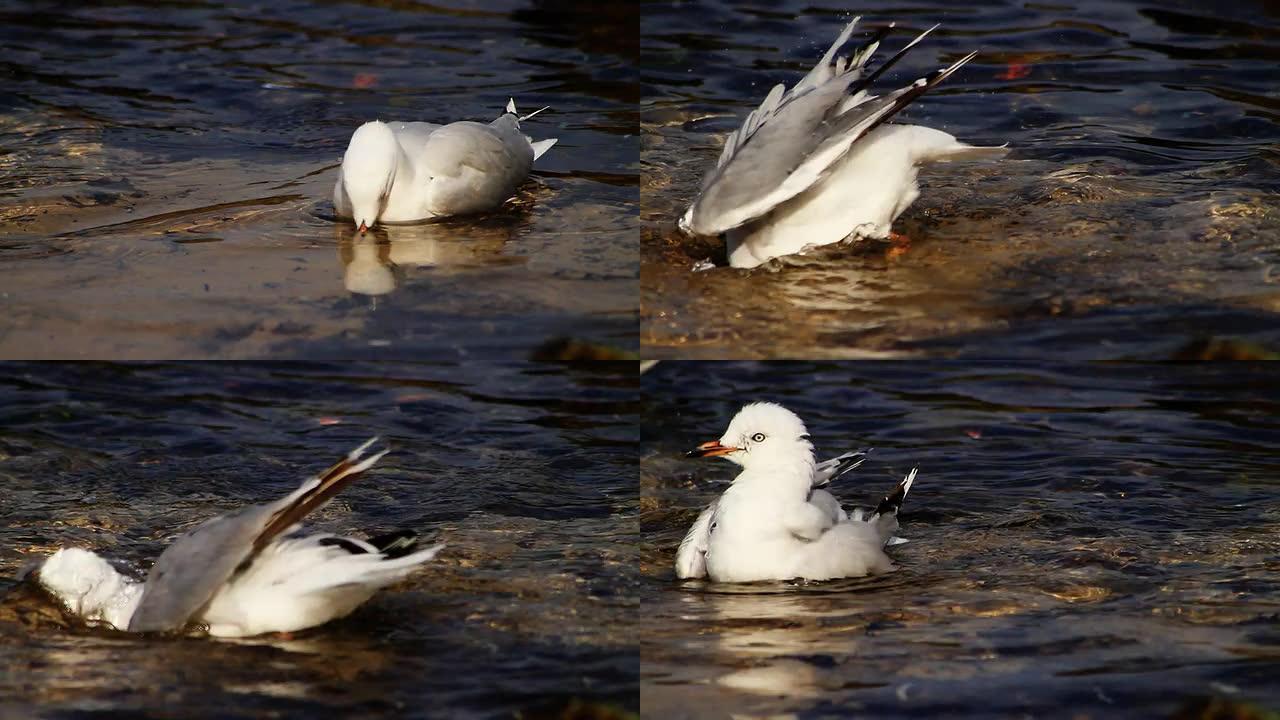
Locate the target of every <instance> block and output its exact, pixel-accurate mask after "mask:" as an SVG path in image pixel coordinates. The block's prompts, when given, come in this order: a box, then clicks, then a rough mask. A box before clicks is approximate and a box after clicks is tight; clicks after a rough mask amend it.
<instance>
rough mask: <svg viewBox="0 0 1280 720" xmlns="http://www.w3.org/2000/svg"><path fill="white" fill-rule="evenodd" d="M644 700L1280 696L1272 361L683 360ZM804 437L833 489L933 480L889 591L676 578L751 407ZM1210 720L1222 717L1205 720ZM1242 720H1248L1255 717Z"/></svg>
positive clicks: (1166, 700) (652, 514)
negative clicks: (770, 403) (782, 414)
mask: <svg viewBox="0 0 1280 720" xmlns="http://www.w3.org/2000/svg"><path fill="white" fill-rule="evenodd" d="M643 390H644V393H645V397H646V399H645V402H644V405H643V410H642V423H643V424H642V428H643V430H642V434H641V448H640V452H641V495H642V499H641V504H642V505H641V506H642V514H641V532H642V535H643V536H644V537H645V538H647V539H649V540H650V544H648V545H646V547H645V548H644V549H643V554H642V557H641V568H642V572H643V574H644V577H645V584H644V586H643V589H642V594H641V605H642V607H643V609H644V613H643V616H642V619H641V624H640V627H639V635H640V637H641V643H642V645H641V656H642V680H641V682H642V685H641V695H642V704H643V706H644V708H645V712H646V714H649V715H652V716H653V717H669V718H680V717H696V716H698V711H697V709H698V708H707V707H715V708H717V711H718V712H719V713H720V714H722V715H724V716H729V715H735V716H739V717H766V716H789V717H802V718H819V717H848V716H849V713H851V712H853V713H856V714H858V715H859V716H866V717H877V718H887V717H907V716H911V717H919V716H925V715H927V716H938V715H941V716H956V715H960V714H963V715H964V716H965V717H992V718H1004V717H1045V716H1058V715H1061V716H1070V717H1090V718H1129V717H1171V716H1175V713H1178V712H1184V711H1185V712H1186V713H1187V714H1186V715H1177V716H1178V717H1202V716H1201V715H1199V714H1195V710H1194V709H1195V708H1197V707H1200V706H1201V703H1203V702H1205V701H1206V699H1208V698H1218V699H1219V702H1223V701H1231V702H1246V703H1256V704H1258V705H1261V706H1262V707H1269V708H1275V707H1276V706H1277V705H1278V704H1280V686H1277V684H1276V682H1275V677H1276V668H1277V667H1280V652H1278V650H1277V648H1278V647H1280V633H1278V632H1277V625H1276V619H1277V613H1278V612H1280V602H1278V601H1277V598H1280V564H1278V563H1277V560H1276V559H1277V557H1280V539H1278V538H1280V533H1278V532H1277V531H1278V530H1280V511H1278V509H1277V506H1276V503H1275V497H1276V493H1277V492H1278V491H1280V481H1278V480H1277V478H1280V458H1278V457H1277V455H1276V452H1275V448H1276V447H1277V445H1278V444H1280V422H1277V417H1280V404H1278V400H1277V399H1278V398H1280V373H1277V371H1276V370H1274V369H1273V368H1271V367H1267V366H1265V365H1257V366H1252V365H1244V366H1242V365H1239V364H1232V365H1221V364H1218V365H1214V364H1200V365H1115V364H1113V365H1094V366H1088V367H1080V366H1063V365H1055V364H1052V363H1045V362H1043V361H1040V362H1026V363H966V364H963V365H960V364H931V363H925V362H895V363H875V362H866V363H851V364H832V363H795V364H792V363H768V364H750V363H743V364H722V363H663V364H660V365H658V366H657V367H656V368H654V369H653V370H651V371H650V372H649V373H648V374H646V375H645V376H644V378H643ZM756 399H770V400H775V401H778V402H781V403H783V404H784V405H787V406H788V407H790V408H791V409H793V410H795V411H796V412H797V413H798V414H800V416H801V417H803V418H804V419H805V420H806V421H807V424H808V427H809V430H810V432H811V434H812V435H813V440H814V443H815V445H816V447H817V448H818V453H819V455H820V456H821V457H829V456H831V455H835V454H837V453H839V452H843V451H845V450H847V449H853V448H864V447H869V446H873V447H874V448H875V450H874V452H873V453H872V454H871V457H870V459H869V460H868V461H867V462H866V464H864V465H863V466H862V467H861V468H860V469H858V470H857V471H855V472H854V473H853V474H852V475H849V476H846V478H845V479H844V480H841V481H840V482H839V484H838V487H836V488H834V492H835V493H836V494H837V496H838V497H840V498H841V499H842V500H844V501H846V503H862V504H869V503H872V502H874V501H875V500H877V499H878V498H879V497H882V496H883V494H884V493H885V492H886V491H888V490H889V489H891V488H892V487H893V485H894V483H895V482H897V481H898V480H899V479H900V478H901V477H902V476H903V474H905V472H906V471H907V470H908V469H910V468H911V467H912V466H913V465H917V464H918V465H919V466H920V475H919V478H918V479H917V481H916V484H915V487H914V488H913V490H912V492H911V495H910V496H908V498H907V501H906V503H905V505H904V508H903V514H902V529H901V531H900V534H901V535H902V536H903V537H906V538H908V539H909V540H910V542H908V543H907V544H905V545H900V546H896V547H894V548H892V549H891V551H890V554H891V555H892V556H893V557H894V558H895V561H896V562H897V563H898V565H899V569H898V570H897V571H896V572H894V573H892V574H889V575H885V576H880V577H875V578H870V579H865V578H864V579H854V580H843V581H834V582H827V583H811V584H807V585H797V584H790V583H776V584H770V583H763V584H752V585H741V586H732V587H731V586H723V585H715V584H709V583H705V582H697V581H688V582H682V581H679V580H677V579H676V578H675V574H674V572H673V570H672V568H671V563H672V561H673V558H674V553H675V549H676V546H677V545H678V544H679V542H680V539H681V537H682V536H683V534H684V532H685V530H686V529H687V528H688V526H689V524H690V523H692V522H693V519H694V517H695V516H696V514H697V512H698V511H699V510H700V509H701V508H702V507H703V506H705V504H706V503H707V502H709V501H710V500H711V499H712V498H713V497H714V496H715V495H716V494H717V493H719V492H721V491H722V490H723V489H724V486H723V484H721V483H722V482H724V481H728V480H730V479H731V478H732V477H733V475H734V469H733V467H732V466H729V465H728V464H727V463H720V462H715V461H709V460H686V459H684V458H683V457H682V452H683V451H684V450H687V449H690V448H692V447H693V446H694V445H696V444H697V443H699V442H702V441H705V440H710V439H714V438H717V437H719V435H720V433H721V432H723V429H724V427H725V425H726V424H727V423H728V420H729V419H730V418H731V417H732V415H733V413H734V412H736V411H737V409H738V407H739V406H740V405H741V404H742V403H744V402H746V401H749V400H756ZM1205 716H1208V715H1205ZM1236 716H1240V715H1236Z"/></svg>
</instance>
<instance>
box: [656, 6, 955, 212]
mask: <svg viewBox="0 0 1280 720" xmlns="http://www.w3.org/2000/svg"><path fill="white" fill-rule="evenodd" d="M856 23H857V19H856V18H855V19H854V21H853V22H851V23H849V25H848V26H846V27H845V29H844V32H842V33H841V34H840V37H839V38H837V39H836V42H835V44H833V45H832V46H831V48H830V49H828V50H827V52H826V54H825V55H823V57H822V60H820V61H819V62H818V64H817V65H816V66H815V67H814V68H813V70H811V71H810V72H809V74H808V75H806V76H805V77H804V78H803V79H802V80H801V81H800V82H798V83H796V85H795V87H793V88H792V89H791V90H790V91H787V90H786V89H785V88H784V86H782V85H777V86H775V87H774V88H773V90H772V91H770V92H769V94H768V96H766V97H765V99H764V102H762V103H761V104H760V107H758V108H756V109H755V110H754V111H752V112H751V113H750V114H749V115H748V116H747V119H746V120H745V121H744V122H743V124H742V127H740V128H739V129H738V130H737V131H736V132H734V133H733V134H732V135H730V136H729V138H728V139H727V140H726V142H725V147H724V150H723V151H722V152H721V154H720V160H719V162H718V163H717V164H716V168H715V169H714V170H713V171H712V173H711V174H710V176H709V177H708V178H707V180H706V182H705V184H704V186H703V190H702V193H701V194H700V195H699V196H698V198H697V199H696V200H695V201H694V203H693V205H692V206H691V207H690V208H689V211H688V212H687V213H686V214H685V216H684V218H683V220H682V223H681V224H682V227H684V228H685V229H686V230H687V231H688V232H690V233H693V234H695V235H718V234H720V233H722V232H725V231H726V230H731V229H733V228H735V227H738V226H740V225H743V224H745V223H747V222H750V221H751V220H754V219H756V218H758V217H760V216H762V215H764V214H766V213H768V212H769V211H771V210H772V209H773V208H775V207H777V206H778V205H779V204H781V203H783V202H786V201H787V200H790V199H791V198H793V197H795V196H796V195H799V194H800V193H802V192H804V191H805V190H807V189H809V188H810V187H812V186H813V184H814V183H816V182H818V181H819V180H821V179H822V178H823V177H824V176H825V175H826V173H827V172H828V171H830V169H831V168H832V166H833V165H834V164H835V163H836V162H837V161H838V160H840V159H841V158H842V157H844V156H845V155H846V154H847V153H848V152H849V148H850V147H852V145H853V144H854V143H855V142H857V141H858V140H859V139H861V138H863V137H864V136H866V134H867V133H868V132H870V131H871V130H873V129H875V128H876V127H877V126H879V125H880V124H881V123H884V122H885V121H887V120H888V119H889V118H891V117H893V116H894V115H895V114H896V113H898V112H899V111H901V110H902V109H903V108H904V107H906V106H907V105H909V104H911V102H912V101H914V100H915V99H916V98H918V97H920V96H921V95H922V94H924V93H925V92H926V91H927V90H929V88H932V87H934V86H935V85H937V84H938V83H940V82H942V81H943V80H945V79H946V78H947V77H948V76H950V75H951V74H952V73H954V72H955V71H956V70H958V69H960V67H962V66H963V65H964V64H965V63H967V62H969V61H970V60H972V59H973V58H974V56H975V55H976V54H977V53H970V54H969V55H967V56H965V57H963V58H961V59H960V60H958V61H956V62H955V63H953V64H952V65H950V66H949V67H946V68H943V69H941V70H938V71H936V72H934V73H932V74H930V75H928V76H926V77H923V78H920V79H918V80H916V81H915V82H913V83H911V84H910V85H908V86H906V87H904V88H901V89H899V90H896V91H894V92H891V93H889V94H887V95H884V96H882V97H876V96H873V95H869V94H868V93H867V92H866V88H867V87H868V86H869V85H870V83H871V82H873V81H874V80H876V79H877V78H878V77H879V76H880V75H882V74H883V73H884V72H885V71H886V70H887V69H888V68H890V67H892V66H893V65H894V64H895V63H897V62H898V61H899V60H900V59H901V58H902V57H903V56H904V55H905V54H906V53H907V51H908V50H910V49H911V48H912V47H914V46H915V45H916V44H917V43H919V42H920V41H921V40H922V39H924V37H925V36H926V35H928V34H929V33H930V32H932V31H933V30H934V28H936V27H937V26H936V25H935V26H934V27H933V28H929V29H928V30H926V31H924V32H923V33H921V34H920V35H919V36H917V37H916V38H915V39H914V40H912V41H911V42H910V43H908V44H907V45H906V46H905V47H904V48H902V49H901V50H900V51H898V53H897V54H895V55H894V56H893V57H892V58H890V59H889V60H888V61H886V62H885V63H884V64H883V65H881V66H880V67H879V68H878V69H877V70H876V71H875V72H874V73H872V74H871V75H869V76H867V77H865V78H864V77H863V71H864V67H865V65H866V63H867V60H868V59H869V58H870V57H871V55H872V54H873V53H874V52H875V51H876V49H877V48H878V47H879V44H880V41H881V40H882V39H883V37H884V35H885V34H886V33H887V31H888V30H889V29H890V28H891V27H892V26H890V28H884V29H882V30H881V31H880V32H878V33H876V34H875V35H874V36H873V37H872V38H871V39H870V40H869V41H867V42H866V43H865V44H864V45H862V46H861V47H860V48H859V49H858V50H857V51H855V52H854V53H853V54H851V55H850V56H849V57H848V58H844V57H837V56H836V53H837V52H838V50H839V48H840V46H842V45H843V44H844V43H845V42H846V41H847V40H848V38H849V35H850V33H852V31H853V27H854V25H855V24H856Z"/></svg>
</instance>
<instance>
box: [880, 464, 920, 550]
mask: <svg viewBox="0 0 1280 720" xmlns="http://www.w3.org/2000/svg"><path fill="white" fill-rule="evenodd" d="M917 470H919V468H911V472H909V473H907V476H906V477H905V478H903V479H902V482H900V483H898V486H897V487H895V488H894V489H893V492H891V493H889V494H888V495H886V496H885V498H884V499H883V500H881V501H880V504H879V505H876V510H875V512H874V513H873V514H872V515H871V517H870V521H871V522H874V523H875V524H876V529H877V530H878V531H879V534H880V540H881V542H883V543H884V544H885V545H889V544H892V543H893V541H894V537H893V534H894V533H895V532H897V531H898V508H900V507H902V501H903V500H905V499H906V498H907V492H908V491H910V490H911V484H912V483H914V482H915V481H916V471H917Z"/></svg>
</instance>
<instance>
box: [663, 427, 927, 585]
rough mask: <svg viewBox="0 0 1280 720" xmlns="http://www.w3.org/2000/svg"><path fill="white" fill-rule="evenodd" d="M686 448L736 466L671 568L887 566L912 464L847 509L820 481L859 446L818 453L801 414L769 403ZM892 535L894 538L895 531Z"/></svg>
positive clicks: (861, 569) (778, 570) (847, 464)
mask: <svg viewBox="0 0 1280 720" xmlns="http://www.w3.org/2000/svg"><path fill="white" fill-rule="evenodd" d="M688 455H689V456H690V457H723V458H724V459H726V460H728V461H730V462H732V463H735V464H737V465H740V466H741V467H742V472H741V473H739V474H738V476H737V477H736V478H734V480H733V484H732V485H730V486H729V489H728V490H725V491H724V493H722V494H721V495H720V497H718V498H716V500H715V501H714V502H712V503H711V504H710V505H708V506H707V507H706V509H704V510H703V511H702V512H701V513H700V514H699V515H698V519H697V520H695V521H694V523H693V526H692V527H690V528H689V532H688V533H686V534H685V537H684V540H683V541H681V543H680V549H679V550H678V551H677V552H676V563H675V565H676V575H678V576H679V577H681V578H708V579H710V580H712V581H715V582H755V581H759V580H792V579H797V578H800V579H805V580H830V579H833V578H842V577H861V576H864V575H874V574H878V573H884V572H888V571H889V570H892V569H893V563H892V561H891V560H890V559H889V556H888V555H886V554H885V552H884V548H885V546H886V545H889V544H891V543H892V541H894V540H895V538H894V536H893V535H894V533H895V532H896V531H897V529H898V508H899V507H901V505H902V501H903V500H905V499H906V497H907V492H908V491H910V490H911V485H912V483H914V482H915V479H916V470H915V469H912V470H911V472H910V473H908V474H907V476H906V477H905V478H904V479H903V480H902V482H900V483H898V485H897V486H896V487H895V488H894V489H893V490H892V491H891V492H890V493H889V494H888V495H887V496H886V497H885V498H884V499H883V500H881V501H880V503H879V504H878V505H877V506H876V507H875V508H874V509H873V510H870V511H864V510H862V509H859V508H855V509H854V510H853V512H845V510H844V508H842V507H841V506H840V501H839V500H837V499H836V497H835V496H834V495H832V494H831V493H830V492H829V491H827V490H826V489H825V488H826V486H827V485H829V484H830V483H831V482H832V481H833V480H835V479H837V478H839V477H841V476H843V475H844V474H845V473H847V472H849V471H851V470H853V469H854V468H856V467H858V466H859V465H861V464H862V461H863V460H864V459H865V458H866V453H865V452H851V453H845V454H843V455H840V456H839V457H835V458H832V459H830V460H827V461H825V462H821V463H819V462H816V461H815V459H814V455H813V444H812V443H810V442H809V431H808V430H807V429H806V428H805V425H804V422H803V421H802V420H800V418H799V416H797V415H796V414H795V413H793V412H791V411H790V410H788V409H786V408H784V407H782V406H781V405H777V404H775V403H763V402H762V403H752V404H750V405H747V406H745V407H743V408H742V409H741V410H739V411H738V414H737V415H735V416H734V418H733V420H732V421H731V422H730V423H729V428H728V429H727V430H725V432H724V435H722V436H721V437H720V439H719V440H713V441H711V442H706V443H703V444H701V445H699V446H698V447H697V448H696V449H694V450H692V451H690V452H689V453H688ZM899 541H900V540H899Z"/></svg>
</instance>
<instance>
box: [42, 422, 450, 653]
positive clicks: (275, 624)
mask: <svg viewBox="0 0 1280 720" xmlns="http://www.w3.org/2000/svg"><path fill="white" fill-rule="evenodd" d="M376 440H377V438H374V439H373V440H370V441H369V442H367V443H365V444H364V445H361V446H360V447H359V448H356V449H355V450H353V451H352V452H350V453H348V454H347V456H346V457H344V458H343V459H342V460H341V461H339V462H338V463H337V464H336V465H334V466H333V467H331V468H329V469H328V470H326V471H325V472H323V473H322V474H320V475H319V476H317V477H314V478H311V479H309V480H307V481H306V482H304V483H303V484H302V486H301V487H299V488H298V489H297V490H295V491H294V492H292V493H290V494H289V495H287V496H286V497H284V498H281V499H280V500H277V501H275V502H270V503H264V504H261V505H251V506H249V507H246V508H243V509H241V510H238V511H236V512H231V513H227V514H225V515H219V516H217V517H215V518H212V519H210V520H206V521H205V522H204V523H202V524H200V525H199V526H198V527H196V528H195V529H194V530H192V531H191V532H189V533H187V534H185V535H183V536H181V537H179V538H178V539H177V540H175V541H174V542H173V544H172V545H170V546H169V547H167V548H165V550H164V552H162V553H161V554H160V557H159V558H158V559H157V560H156V562H155V565H153V566H152V567H151V572H150V574H149V575H148V576H147V580H146V582H145V583H143V582H136V581H134V580H132V579H131V578H129V577H126V576H125V575H123V574H121V573H119V572H118V571H116V569H115V568H114V567H112V566H111V564H110V563H108V562H107V561H106V560H104V559H103V558H101V557H99V556H98V555H96V554H94V553H92V552H89V551H87V550H81V549H79V548H62V549H60V550H58V551H57V552H56V553H54V554H53V555H52V556H50V557H49V558H48V559H46V560H45V561H44V562H43V563H41V564H40V565H38V566H37V567H35V569H34V572H35V579H36V580H37V581H38V582H39V583H40V584H41V585H42V586H43V587H44V588H45V589H46V590H48V591H49V592H50V593H51V594H52V595H53V596H54V597H56V598H57V599H58V600H60V601H61V602H62V603H63V604H64V605H66V607H67V608H68V609H69V610H70V611H71V612H73V613H74V614H76V615H77V616H79V617H81V618H83V619H85V620H88V621H93V622H105V623H108V624H110V625H112V626H113V627H115V628H116V629H118V630H128V631H130V632H170V631H179V630H183V629H184V628H187V627H188V626H191V625H193V624H194V625H203V626H206V627H207V628H208V632H209V634H210V635H214V636H218V637H247V636H250V635H261V634H263V633H270V632H279V633H288V632H294V631H298V630H303V629H306V628H310V627H315V626H316V625H321V624H324V623H326V622H329V621H330V620H335V619H337V618H341V617H344V616H346V615H348V614H350V613H351V612H352V611H353V610H355V609H356V608H357V607H359V606H360V605H361V604H362V603H364V601H366V600H368V599H369V598H370V597H372V596H373V594H374V593H375V592H377V590H378V589H379V588H382V587H385V586H387V585H390V584H392V583H394V582H396V581H398V580H400V579H402V578H404V577H406V576H407V575H409V574H410V573H411V572H413V571H414V570H415V569H416V568H417V567H418V566H419V565H421V564H422V563H425V562H426V561H428V560H430V559H431V558H433V557H434V556H435V554H436V553H437V552H439V551H440V548H442V547H444V546H443V545H435V546H433V547H429V548H426V549H418V548H417V547H416V543H417V538H416V535H415V534H414V533H412V532H409V531H400V532H395V533H390V534H387V535H383V536H380V537H375V538H371V539H369V540H361V539H358V538H353V537H343V536H339V535H333V534H329V533H318V534H303V533H301V532H300V526H299V524H298V523H299V522H300V521H301V520H302V519H303V518H304V517H306V516H307V515H308V514H310V513H311V512H313V511H315V510H317V509H319V508H321V507H323V506H324V505H325V504H327V503H328V502H329V500H330V499H332V498H333V496H334V495H336V494H337V493H338V492H339V491H340V490H342V489H343V488H344V487H346V486H347V485H348V484H349V483H350V482H351V481H352V480H354V479H355V478H356V477H358V476H359V475H360V474H361V473H363V472H364V471H365V470H368V469H369V468H370V467H372V466H373V464H374V463H375V462H377V461H378V460H379V459H380V458H381V457H382V456H383V455H385V454H386V453H387V451H386V450H383V451H381V452H378V453H375V454H373V455H369V456H368V457H365V452H366V451H367V450H368V449H369V447H370V446H371V445H373V443H374V442H375V441H376Z"/></svg>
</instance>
